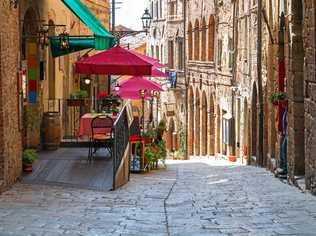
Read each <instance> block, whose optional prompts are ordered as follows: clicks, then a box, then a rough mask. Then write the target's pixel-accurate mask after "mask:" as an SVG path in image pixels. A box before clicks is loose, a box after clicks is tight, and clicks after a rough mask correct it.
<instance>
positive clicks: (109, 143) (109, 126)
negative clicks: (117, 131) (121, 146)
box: [88, 115, 114, 162]
mask: <svg viewBox="0 0 316 236" xmlns="http://www.w3.org/2000/svg"><path fill="white" fill-rule="evenodd" d="M113 125H114V121H113V119H112V118H111V117H109V116H104V115H100V116H97V117H95V118H93V119H92V121H91V136H90V142H89V153H88V161H89V162H91V161H92V160H93V157H94V154H95V153H96V152H97V150H98V149H100V148H105V149H106V150H107V151H108V152H109V153H110V156H111V158H112V156H113V145H114V134H113Z"/></svg>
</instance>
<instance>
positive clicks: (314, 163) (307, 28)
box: [304, 0, 316, 194]
mask: <svg viewBox="0 0 316 236" xmlns="http://www.w3.org/2000/svg"><path fill="white" fill-rule="evenodd" d="M315 11H316V4H315V1H314V0H306V1H305V9H304V12H305V19H304V42H305V43H304V48H305V51H306V53H305V74H304V77H305V175H306V185H307V188H309V189H311V191H312V192H313V193H314V194H315V193H316V176H315V173H316V141H315V136H316V126H315V122H316V120H315V119H316V94H315V91H316V36H315V30H316V29H315V26H316V13H315Z"/></svg>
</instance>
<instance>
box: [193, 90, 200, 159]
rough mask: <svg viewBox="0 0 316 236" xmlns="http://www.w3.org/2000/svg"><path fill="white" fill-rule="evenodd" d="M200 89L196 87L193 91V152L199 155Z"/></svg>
mask: <svg viewBox="0 0 316 236" xmlns="http://www.w3.org/2000/svg"><path fill="white" fill-rule="evenodd" d="M200 103H201V100H200V91H199V89H198V88H196V91H195V127H194V128H195V140H194V154H195V155H197V156H199V155H200V146H201V145H200V140H201V135H200V134H201V133H200V124H201V120H200V112H201V109H200V108H201V107H200Z"/></svg>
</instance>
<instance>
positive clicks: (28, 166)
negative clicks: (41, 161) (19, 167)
mask: <svg viewBox="0 0 316 236" xmlns="http://www.w3.org/2000/svg"><path fill="white" fill-rule="evenodd" d="M37 159H38V154H37V152H36V150H35V149H25V150H24V151H23V155H22V164H23V171H24V172H32V171H33V163H34V161H36V160H37Z"/></svg>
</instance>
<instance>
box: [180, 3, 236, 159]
mask: <svg viewBox="0 0 316 236" xmlns="http://www.w3.org/2000/svg"><path fill="white" fill-rule="evenodd" d="M186 8H187V55H188V57H187V59H188V60H187V79H188V82H189V83H188V85H189V86H188V152H189V155H195V156H207V155H218V154H224V155H235V150H234V142H233V139H232V138H233V132H234V128H233V127H234V126H233V109H234V107H233V104H234V102H233V100H232V91H233V90H232V79H233V78H232V72H233V71H232V69H233V67H232V66H233V41H232V36H233V20H232V13H233V11H232V5H231V2H230V1H221V4H215V3H214V1H187V6H186Z"/></svg>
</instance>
